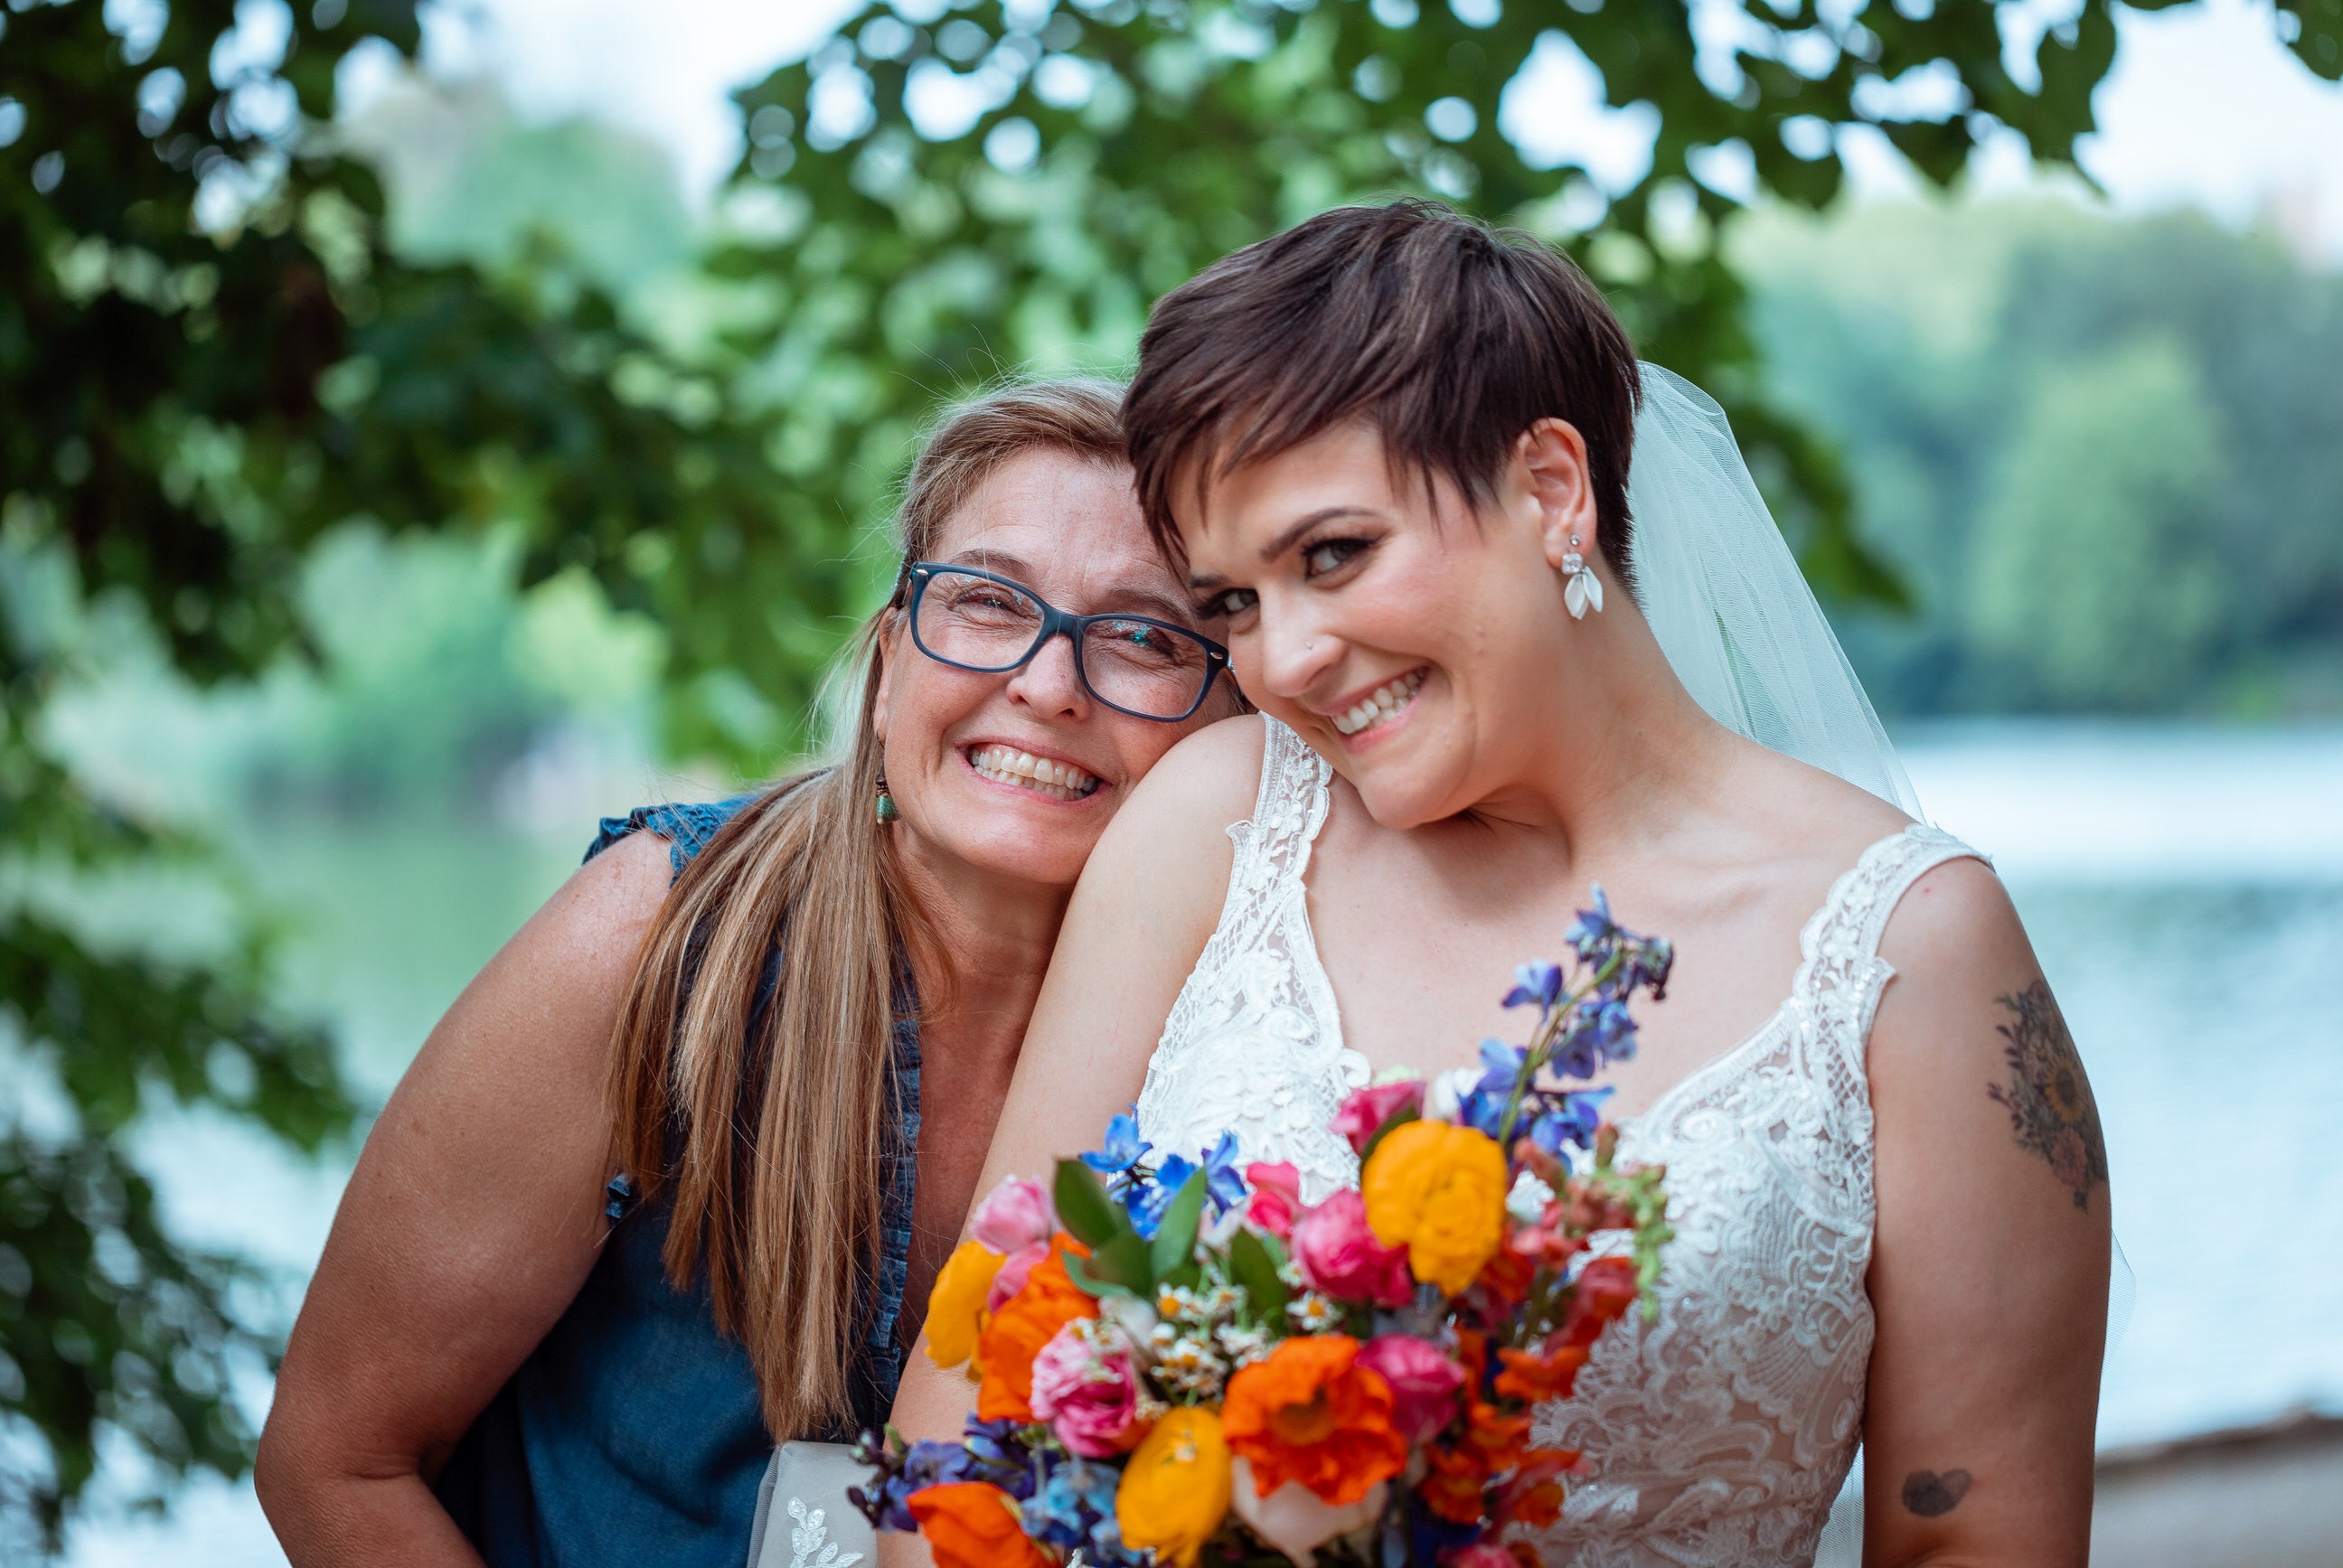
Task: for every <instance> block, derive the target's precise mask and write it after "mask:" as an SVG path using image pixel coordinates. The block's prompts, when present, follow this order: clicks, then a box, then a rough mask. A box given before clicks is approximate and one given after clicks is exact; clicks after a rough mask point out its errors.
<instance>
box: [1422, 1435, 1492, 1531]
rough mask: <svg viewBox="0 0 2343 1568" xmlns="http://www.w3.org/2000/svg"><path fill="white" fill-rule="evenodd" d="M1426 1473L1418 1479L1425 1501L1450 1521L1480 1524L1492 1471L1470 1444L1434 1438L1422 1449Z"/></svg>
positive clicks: (1424, 1502) (1434, 1511)
mask: <svg viewBox="0 0 2343 1568" xmlns="http://www.w3.org/2000/svg"><path fill="white" fill-rule="evenodd" d="M1423 1459H1424V1464H1425V1472H1424V1477H1423V1480H1422V1481H1419V1482H1417V1483H1415V1494H1416V1495H1417V1496H1418V1497H1421V1498H1422V1499H1423V1505H1424V1506H1425V1507H1426V1508H1429V1509H1431V1510H1432V1512H1433V1513H1436V1514H1438V1515H1439V1516H1440V1517H1441V1518H1443V1519H1445V1520H1447V1521H1448V1522H1449V1523H1451V1524H1478V1523H1480V1522H1481V1513H1482V1502H1483V1493H1484V1492H1485V1491H1486V1490H1487V1488H1488V1484H1489V1473H1488V1471H1487V1469H1486V1468H1485V1467H1484V1466H1483V1463H1482V1462H1481V1456H1480V1455H1479V1454H1477V1453H1474V1452H1473V1451H1472V1450H1470V1449H1468V1448H1463V1447H1460V1446H1457V1445H1455V1444H1452V1443H1446V1442H1435V1443H1433V1445H1432V1446H1431V1447H1430V1448H1427V1449H1425V1450H1424V1451H1423Z"/></svg>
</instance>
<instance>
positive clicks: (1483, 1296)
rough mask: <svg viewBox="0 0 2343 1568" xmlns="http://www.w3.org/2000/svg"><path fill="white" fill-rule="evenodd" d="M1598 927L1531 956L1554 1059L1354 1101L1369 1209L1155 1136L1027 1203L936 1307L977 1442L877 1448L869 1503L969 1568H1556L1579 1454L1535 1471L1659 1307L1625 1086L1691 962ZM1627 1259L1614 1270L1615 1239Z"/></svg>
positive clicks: (974, 1247) (1075, 1171)
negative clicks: (1624, 1071)
mask: <svg viewBox="0 0 2343 1568" xmlns="http://www.w3.org/2000/svg"><path fill="white" fill-rule="evenodd" d="M1594 906H1595V907H1594V909H1592V910H1582V911H1580V914H1579V918H1578V920H1577V923H1576V924H1575V925H1574V926H1573V927H1572V929H1571V930H1570V932H1569V933H1568V938H1567V940H1568V942H1569V944H1570V953H1571V956H1570V958H1569V960H1566V963H1565V964H1563V965H1556V964H1551V963H1538V964H1525V965H1523V966H1522V967H1521V969H1520V970H1517V971H1516V973H1515V983H1514V986H1513V990H1512V992H1511V993H1510V994H1509V995H1508V996H1507V997H1506V998H1505V1005H1506V1006H1507V1007H1533V1008H1535V1009H1536V1010H1537V1013H1538V1018H1537V1023H1536V1026H1535V1027H1534V1029H1533V1030H1531V1033H1530V1039H1529V1042H1528V1043H1527V1044H1526V1045H1521V1046H1512V1045H1505V1044H1503V1043H1502V1042H1499V1041H1496V1040H1488V1041H1484V1042H1483V1045H1482V1047H1481V1058H1482V1060H1481V1065H1480V1066H1479V1067H1478V1068H1472V1069H1463V1070H1457V1071H1454V1072H1451V1073H1444V1074H1442V1075H1440V1076H1439V1077H1438V1078H1436V1079H1433V1080H1432V1081H1425V1080H1423V1079H1422V1078H1421V1077H1417V1076H1413V1075H1393V1076H1389V1077H1387V1078H1386V1079H1384V1080H1383V1081H1377V1082H1376V1083H1374V1084H1373V1085H1372V1086H1371V1087H1368V1088H1365V1089H1362V1090H1359V1091H1356V1092H1354V1093H1353V1094H1352V1095H1351V1097H1350V1098H1349V1100H1348V1101H1346V1102H1345V1103H1344V1104H1343V1105H1342V1109H1341V1111H1340V1112H1339V1113H1338V1114H1337V1115H1336V1117H1335V1119H1334V1121H1333V1123H1332V1130H1333V1131H1335V1132H1337V1133H1339V1134H1341V1135H1342V1137H1344V1138H1346V1139H1347V1140H1348V1141H1350V1143H1351V1144H1352V1146H1353V1148H1354V1149H1356V1150H1357V1151H1358V1154H1359V1157H1360V1161H1361V1184H1360V1188H1359V1190H1358V1191H1340V1192H1336V1193H1334V1194H1333V1195H1332V1197H1329V1198H1327V1199H1325V1200H1324V1201H1322V1202H1319V1203H1316V1204H1310V1205H1305V1204H1304V1203H1303V1202H1302V1197H1301V1186H1300V1180H1299V1177H1298V1175H1297V1173H1296V1172H1295V1171H1294V1169H1293V1167H1292V1166H1291V1165H1282V1164H1267V1163H1253V1164H1250V1165H1247V1166H1245V1167H1244V1168H1243V1169H1242V1171H1240V1170H1239V1169H1238V1167H1237V1161H1238V1151H1237V1148H1236V1141H1235V1140H1234V1138H1233V1137H1232V1136H1230V1135H1226V1134H1223V1135H1222V1139H1221V1141H1220V1142H1219V1144H1218V1145H1217V1146H1216V1147H1214V1148H1212V1149H1211V1150H1206V1151H1199V1154H1198V1158H1196V1159H1194V1160H1190V1159H1188V1158H1186V1157H1184V1156H1182V1155H1180V1154H1172V1155H1170V1156H1168V1157H1165V1158H1163V1159H1161V1160H1160V1161H1151V1159H1150V1155H1151V1153H1152V1152H1153V1151H1152V1149H1151V1146H1150V1145H1149V1144H1147V1143H1145V1142H1143V1141H1141V1139H1140V1136H1139V1131H1138V1127H1137V1125H1136V1123H1135V1122H1134V1121H1133V1120H1132V1118H1131V1117H1130V1116H1118V1117H1116V1118H1115V1119H1114V1121H1113V1122H1112V1124H1111V1126H1110V1127H1109V1128H1108V1131H1107V1136H1106V1140H1105V1145H1104V1147H1103V1148H1101V1149H1099V1150H1095V1151H1091V1152H1090V1153H1087V1154H1083V1155H1081V1156H1080V1157H1079V1158H1078V1159H1074V1160H1068V1161H1062V1162H1061V1164H1060V1165H1059V1167H1058V1170H1057V1175H1056V1180H1055V1181H1054V1182H1053V1183H1052V1185H1051V1187H1049V1188H1044V1187H1043V1186H1042V1185H1041V1183H1040V1182H1039V1181H1032V1180H1030V1179H1027V1178H1023V1177H1016V1178H1011V1180H1009V1181H1005V1182H1003V1183H1002V1184H1001V1187H1000V1188H999V1189H997V1190H996V1191H994V1192H993V1193H992V1194H991V1195H990V1196H989V1197H988V1198H987V1199H986V1200H985V1201H984V1202H983V1204H982V1205H981V1206H980V1208H979V1209H978V1211H977V1213H976V1217H975V1221H974V1223H973V1226H972V1227H971V1229H972V1234H973V1236H974V1240H972V1241H967V1242H964V1243H962V1244H961V1246H960V1249H959V1250H958V1251H955V1252H954V1253H953V1254H952V1256H951V1258H950V1261H949V1262H947V1263H946V1265H945V1266H944V1268H943V1270H942V1271H941V1273H940V1275H939V1277H938V1279H937V1281H936V1284H935V1290H934V1292H933V1293H932V1295H931V1296H930V1301H929V1306H928V1324H927V1332H928V1344H929V1352H930V1355H932V1356H933V1357H934V1359H935V1360H936V1362H938V1363H939V1364H940V1365H943V1366H947V1367H949V1366H956V1365H959V1364H960V1363H962V1362H968V1363H969V1365H970V1372H969V1375H970V1378H971V1379H972V1380H973V1381H974V1382H976V1383H977V1385H978V1388H977V1405H976V1413H975V1414H974V1415H973V1416H972V1417H970V1421H969V1422H968V1426H967V1430H966V1434H965V1436H964V1437H963V1438H962V1439H961V1440H960V1442H915V1443H911V1444H910V1445H908V1446H906V1445H905V1444H904V1443H903V1442H902V1441H901V1439H900V1436H899V1435H898V1434H897V1433H895V1432H893V1431H892V1430H891V1429H890V1430H889V1431H888V1432H885V1433H883V1434H881V1433H877V1432H870V1433H865V1434H864V1436H863V1439H862V1442H861V1443H860V1447H859V1451H858V1456H859V1457H860V1459H861V1460H862V1461H863V1462H867V1463H869V1464H870V1465H871V1466H872V1467H873V1470H874V1476H873V1480H872V1483H871V1484H870V1486H869V1487H868V1488H865V1489H858V1490H856V1491H855V1492H854V1493H851V1494H850V1495H851V1496H852V1498H853V1500H854V1502H855V1503H856V1504H857V1505H858V1506H859V1507H860V1508H862V1510H863V1511H864V1512H865V1513H867V1514H868V1515H869V1516H870V1520H871V1523H873V1525H874V1526H877V1527H879V1528H880V1529H892V1530H901V1531H908V1530H913V1529H916V1530H918V1531H919V1532H920V1533H921V1534H923V1535H924V1536H925V1537H926V1538H927V1541H928V1543H929V1546H930V1551H931V1552H932V1553H933V1555H934V1557H935V1560H936V1562H937V1563H938V1564H939V1565H940V1568H1011V1565H1015V1568H1042V1565H1045V1564H1054V1563H1065V1562H1068V1561H1070V1560H1071V1561H1075V1562H1080V1563H1087V1564H1092V1565H1098V1568H1121V1565H1138V1564H1146V1563H1166V1564H1169V1563H1178V1564H1181V1565H1182V1568H1192V1565H1193V1564H1196V1563H1199V1562H1200V1561H1204V1560H1209V1561H1211V1562H1213V1563H1246V1564H1282V1563H1289V1562H1291V1563H1300V1564H1302V1565H1303V1568H1310V1565H1312V1564H1313V1563H1328V1564H1337V1563H1340V1564H1358V1565H1362V1568H1363V1565H1364V1564H1369V1563H1373V1564H1385V1565H1393V1568H1396V1565H1399V1564H1404V1563H1415V1564H1433V1563H1440V1564H1447V1565H1450V1568H1513V1565H1515V1564H1517V1563H1523V1564H1531V1565H1533V1568H1534V1563H1535V1561H1536V1559H1535V1558H1534V1556H1533V1555H1531V1554H1530V1553H1529V1549H1528V1548H1527V1547H1526V1546H1523V1545H1519V1544H1514V1545H1510V1546H1509V1545H1508V1544H1506V1543H1505V1541H1504V1537H1505V1535H1506V1533H1507V1532H1508V1530H1509V1529H1510V1528H1511V1527H1513V1526H1515V1525H1529V1526H1534V1525H1540V1524H1546V1523H1553V1522H1554V1519H1555V1518H1556V1517H1558V1515H1559V1512H1560V1508H1561V1504H1562V1497H1563V1486H1564V1477H1565V1476H1566V1475H1568V1474H1569V1473H1572V1471H1573V1469H1574V1466H1575V1465H1576V1463H1577V1461H1578V1455H1577V1454H1576V1453H1574V1452H1567V1451H1564V1450H1557V1449H1545V1448H1539V1447H1536V1446H1534V1444H1533V1442H1532V1437H1531V1412H1532V1411H1533V1409H1534V1407H1535V1406H1536V1405H1538V1404H1539V1403H1541V1402H1544V1401H1547V1400H1552V1399H1556V1398H1560V1397H1563V1396H1564V1395H1567V1394H1568V1393H1569V1392H1570V1391H1571V1388H1572V1384H1573V1382H1574V1379H1575V1378H1576V1375H1577V1372H1578V1369H1579V1368H1580V1367H1581V1366H1582V1365H1584V1362H1585V1361H1586V1359H1587V1354H1588V1350H1589V1347H1590V1346H1591V1345H1592V1344H1593V1343H1594V1341H1595V1340H1596V1338H1597V1337H1598V1336H1599V1335H1601V1333H1602V1332H1604V1328H1605V1327H1606V1326H1607V1325H1608V1324H1610V1323H1611V1322H1614V1321H1615V1320H1616V1319H1618V1318H1619V1317H1620V1316H1622V1315H1623V1314H1624V1312H1626V1311H1627V1310H1628V1308H1629V1307H1630V1306H1632V1305H1634V1303H1635V1302H1637V1301H1638V1300H1639V1299H1642V1300H1644V1302H1645V1303H1646V1310H1649V1297H1648V1292H1649V1290H1650V1287H1651V1284H1652V1282H1653V1281H1654V1278H1655V1277H1656V1276H1657V1273H1658V1270H1659V1249H1660V1247H1661V1244H1662V1243H1663V1242H1664V1241H1666V1240H1667V1239H1668V1236H1669V1234H1670V1232H1669V1231H1668V1230H1667V1226H1666V1207H1667V1203H1666V1199H1665V1197H1664V1193H1663V1192H1662V1190H1661V1180H1662V1177H1663V1175H1664V1171H1661V1170H1659V1169H1656V1168H1653V1169H1644V1170H1634V1169H1629V1168H1625V1167H1622V1166H1620V1165H1618V1164H1616V1163H1615V1162H1614V1151H1615V1148H1616V1145H1617V1134H1616V1130H1615V1129H1614V1128H1613V1127H1611V1126H1609V1125H1607V1124H1605V1123H1604V1121H1603V1120H1602V1117H1601V1113H1600V1112H1601V1107H1602V1104H1603V1102H1604V1100H1605V1099H1607V1098H1608V1096H1609V1094H1610V1092H1611V1091H1609V1090H1607V1089H1591V1088H1587V1087H1584V1084H1585V1082H1586V1081H1588V1080H1591V1079H1592V1078H1594V1076H1595V1075H1596V1073H1598V1072H1599V1071H1600V1070H1602V1069H1603V1067H1604V1065H1605V1064H1607V1063H1609V1062H1613V1061H1617V1060H1622V1059H1624V1058H1625V1057H1627V1056H1629V1055H1631V1054H1632V1053H1633V1050H1634V1039H1635V1024H1634V1019H1633V1018H1632V1017H1631V1016H1630V1014H1629V1010H1628V1004H1629V1001H1630V1000H1632V999H1633V998H1634V995H1635V994H1636V993H1637V992H1638V991H1639V990H1648V991H1649V992H1650V993H1651V994H1652V996H1653V997H1654V999H1657V998H1658V997H1660V996H1661V995H1662V994H1663V990H1664V986H1665V984H1666V980H1667V974H1668V967H1669V963H1670V960H1671V953H1670V950H1669V947H1668V944H1667V943H1666V942H1665V941H1663V940H1656V939H1651V938H1644V937H1638V936H1635V935H1634V934H1632V933H1630V932H1627V931H1625V930H1621V929H1620V928H1619V927H1618V926H1617V925H1616V924H1615V923H1614V921H1613V920H1612V919H1611V913H1610V908H1609V905H1608V904H1607V903H1606V902H1605V900H1604V897H1603V890H1602V889H1600V888H1599V887H1598V888H1596V889H1595V890H1594ZM1604 1231H1608V1232H1621V1233H1624V1235H1623V1236H1622V1237H1620V1238H1618V1239H1619V1240H1621V1241H1624V1247H1621V1246H1609V1247H1604V1248H1603V1249H1600V1250H1596V1249H1593V1248H1591V1247H1590V1238H1591V1237H1593V1236H1594V1234H1595V1233H1596V1232H1604Z"/></svg>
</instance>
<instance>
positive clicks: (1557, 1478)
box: [1493, 1448, 1578, 1529]
mask: <svg viewBox="0 0 2343 1568" xmlns="http://www.w3.org/2000/svg"><path fill="white" fill-rule="evenodd" d="M1577 1465H1578V1451H1577V1450H1575V1449H1570V1448H1533V1449H1531V1450H1530V1451H1529V1452H1527V1453H1526V1454H1523V1456H1522V1467H1521V1468H1520V1469H1519V1470H1517V1471H1515V1472H1513V1477H1512V1479H1510V1480H1508V1481H1507V1482H1506V1483H1505V1484H1504V1486H1503V1489H1502V1490H1501V1491H1500V1492H1499V1493H1498V1495H1497V1506H1496V1508H1495V1510H1494V1511H1493V1517H1494V1518H1495V1520H1496V1523H1497V1524H1498V1525H1499V1526H1500V1527H1503V1526H1504V1525H1507V1524H1526V1525H1529V1526H1530V1527H1531V1528H1532V1529H1544V1527H1545V1526H1547V1525H1549V1524H1552V1523H1554V1521H1555V1520H1557V1519H1560V1518H1561V1517H1562V1500H1563V1483H1562V1478H1563V1476H1564V1474H1566V1473H1569V1472H1570V1471H1572V1470H1574V1469H1576V1468H1577Z"/></svg>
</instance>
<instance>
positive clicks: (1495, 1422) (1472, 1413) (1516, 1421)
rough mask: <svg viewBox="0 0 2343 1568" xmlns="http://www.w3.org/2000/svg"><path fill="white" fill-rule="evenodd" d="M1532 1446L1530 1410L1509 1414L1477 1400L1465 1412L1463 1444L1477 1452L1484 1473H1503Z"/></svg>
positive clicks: (1516, 1462)
mask: <svg viewBox="0 0 2343 1568" xmlns="http://www.w3.org/2000/svg"><path fill="white" fill-rule="evenodd" d="M1529 1445H1530V1417H1529V1412H1527V1411H1523V1412H1522V1413H1521V1414H1519V1415H1507V1414H1506V1413H1505V1412H1503V1411H1501V1410H1499V1409H1498V1408H1497V1407H1496V1406H1495V1405H1493V1404H1483V1403H1482V1402H1480V1401H1478V1400H1475V1401H1473V1402H1472V1404H1471V1405H1469V1406H1468V1407H1466V1410H1465V1412H1464V1446H1465V1447H1466V1448H1468V1449H1470V1450H1472V1452H1473V1453H1474V1454H1476V1455H1477V1456H1478V1457H1479V1459H1480V1462H1481V1472H1482V1473H1483V1474H1484V1475H1503V1473H1505V1472H1507V1471H1509V1470H1511V1469H1513V1466H1515V1465H1517V1464H1519V1463H1520V1462H1522V1454H1523V1452H1525V1451H1526V1450H1527V1449H1528V1448H1529Z"/></svg>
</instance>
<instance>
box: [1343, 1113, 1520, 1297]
mask: <svg viewBox="0 0 2343 1568" xmlns="http://www.w3.org/2000/svg"><path fill="white" fill-rule="evenodd" d="M1506 1185H1507V1183H1506V1180H1505V1155H1504V1151H1503V1150H1501V1149H1499V1148H1498V1147H1497V1143H1496V1140H1494V1139H1493V1138H1491V1137H1489V1136H1488V1135H1487V1134H1485V1133H1482V1132H1476V1131H1473V1129H1472V1128H1470V1127H1458V1126H1456V1125H1454V1124H1453V1123H1451V1122H1446V1121H1429V1120H1427V1121H1411V1122H1408V1123H1406V1124H1405V1125H1404V1126H1402V1127H1399V1128H1396V1129H1394V1130H1393V1131H1392V1133H1391V1135H1390V1136H1389V1137H1387V1138H1385V1139H1384V1140H1383V1141H1382V1142H1381V1143H1378V1144H1376V1145H1375V1151H1374V1154H1373V1157H1371V1158H1370V1159H1369V1160H1368V1161H1367V1168H1366V1171H1364V1173H1363V1176H1362V1178H1361V1181H1360V1183H1359V1195H1360V1196H1361V1197H1362V1198H1363V1199H1364V1200H1365V1201H1366V1205H1367V1226H1368V1228H1369V1229H1370V1230H1372V1231H1374V1233H1375V1240H1376V1241H1381V1242H1382V1243H1383V1245H1384V1246H1386V1247H1401V1246H1403V1247H1405V1248H1406V1249H1407V1266H1408V1268H1409V1269H1410V1270H1411V1271H1413V1273H1414V1275H1415V1277H1416V1278H1417V1279H1418V1280H1422V1281H1426V1282H1430V1283H1432V1284H1435V1285H1438V1286H1439V1287H1440V1288H1441V1289H1442V1290H1443V1292H1447V1293H1448V1294H1449V1295H1452V1296H1453V1295H1457V1294H1460V1293H1461V1292H1463V1290H1464V1288H1465V1287H1466V1286H1468V1285H1470V1284H1471V1283H1472V1282H1473V1277H1474V1276H1475V1275H1477V1274H1479V1273H1480V1271H1481V1266H1482V1265H1483V1264H1484V1263H1486V1262H1487V1261H1489V1260H1490V1259H1491V1258H1493V1257H1495V1256H1496V1254H1497V1249H1498V1248H1499V1247H1500V1246H1502V1245H1503V1242H1504V1239H1505V1191H1506Z"/></svg>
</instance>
